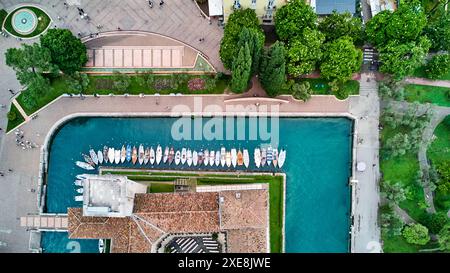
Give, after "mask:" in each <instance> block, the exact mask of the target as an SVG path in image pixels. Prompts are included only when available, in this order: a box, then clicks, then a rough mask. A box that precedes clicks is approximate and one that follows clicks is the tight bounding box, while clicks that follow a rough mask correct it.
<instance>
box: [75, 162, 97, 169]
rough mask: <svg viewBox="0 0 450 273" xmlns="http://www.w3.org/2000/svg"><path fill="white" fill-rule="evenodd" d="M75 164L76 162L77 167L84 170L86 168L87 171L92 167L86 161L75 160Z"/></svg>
mask: <svg viewBox="0 0 450 273" xmlns="http://www.w3.org/2000/svg"><path fill="white" fill-rule="evenodd" d="M75 164H76V165H77V166H78V167H80V168H82V169H85V170H88V171H91V170H93V169H94V167H92V166H91V165H90V164H89V163H86V162H82V161H77V162H75Z"/></svg>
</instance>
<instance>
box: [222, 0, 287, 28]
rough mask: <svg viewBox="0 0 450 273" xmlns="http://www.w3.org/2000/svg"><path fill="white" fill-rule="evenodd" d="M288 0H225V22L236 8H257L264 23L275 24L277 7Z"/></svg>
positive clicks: (257, 12)
mask: <svg viewBox="0 0 450 273" xmlns="http://www.w3.org/2000/svg"><path fill="white" fill-rule="evenodd" d="M287 2H288V0H223V17H224V20H225V22H226V21H227V20H228V17H229V16H230V14H232V13H233V11H234V10H235V9H246V8H250V9H253V10H255V12H256V15H257V16H258V18H259V19H260V21H261V23H262V24H273V23H274V17H275V12H276V10H277V8H280V7H282V6H283V5H285V4H286V3H287Z"/></svg>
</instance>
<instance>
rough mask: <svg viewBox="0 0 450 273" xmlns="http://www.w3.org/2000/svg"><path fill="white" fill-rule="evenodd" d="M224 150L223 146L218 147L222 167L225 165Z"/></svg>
mask: <svg viewBox="0 0 450 273" xmlns="http://www.w3.org/2000/svg"><path fill="white" fill-rule="evenodd" d="M225 157H226V150H225V147H222V148H220V165H221V166H222V167H223V166H225V161H226V158H225Z"/></svg>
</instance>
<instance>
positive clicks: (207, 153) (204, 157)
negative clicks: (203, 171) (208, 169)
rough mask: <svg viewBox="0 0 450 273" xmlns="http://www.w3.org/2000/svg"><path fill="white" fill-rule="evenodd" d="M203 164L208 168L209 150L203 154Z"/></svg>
mask: <svg viewBox="0 0 450 273" xmlns="http://www.w3.org/2000/svg"><path fill="white" fill-rule="evenodd" d="M203 164H205V166H208V164H209V151H208V149H206V150H205V151H204V152H203Z"/></svg>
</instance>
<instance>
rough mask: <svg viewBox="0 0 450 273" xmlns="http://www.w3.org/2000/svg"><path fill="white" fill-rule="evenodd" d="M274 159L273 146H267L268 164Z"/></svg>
mask: <svg viewBox="0 0 450 273" xmlns="http://www.w3.org/2000/svg"><path fill="white" fill-rule="evenodd" d="M272 160H273V150H272V146H269V147H268V148H267V156H266V162H267V165H268V166H270V164H271V163H272Z"/></svg>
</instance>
